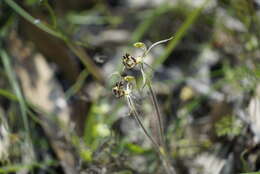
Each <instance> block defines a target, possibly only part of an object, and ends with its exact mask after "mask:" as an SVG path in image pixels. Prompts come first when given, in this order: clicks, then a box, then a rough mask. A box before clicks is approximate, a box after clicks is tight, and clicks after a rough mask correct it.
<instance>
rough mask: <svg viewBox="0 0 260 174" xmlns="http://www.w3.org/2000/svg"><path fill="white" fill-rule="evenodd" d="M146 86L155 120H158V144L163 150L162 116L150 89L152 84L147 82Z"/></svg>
mask: <svg viewBox="0 0 260 174" xmlns="http://www.w3.org/2000/svg"><path fill="white" fill-rule="evenodd" d="M147 86H148V89H149V92H150V94H151V99H152V103H153V106H154V108H155V111H156V114H155V115H156V118H157V120H158V124H159V134H160V144H161V145H162V146H163V147H164V148H165V143H164V141H165V138H164V133H163V123H162V114H161V112H160V109H159V105H158V101H157V98H156V96H155V93H154V90H153V87H152V84H151V82H150V81H149V82H147Z"/></svg>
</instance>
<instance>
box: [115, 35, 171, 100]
mask: <svg viewBox="0 0 260 174" xmlns="http://www.w3.org/2000/svg"><path fill="white" fill-rule="evenodd" d="M171 39H172V38H169V39H166V40H162V41H159V42H156V43H154V44H152V45H151V46H150V47H149V48H148V49H147V47H146V45H145V44H144V43H142V42H137V43H135V44H134V47H136V48H140V49H142V50H143V54H142V55H141V56H137V57H134V56H131V55H130V54H129V53H126V54H125V55H124V56H123V57H122V63H123V70H122V73H120V74H123V73H124V74H125V70H132V69H133V68H135V67H137V66H138V69H139V70H140V71H141V73H142V78H143V87H144V86H145V84H146V81H147V78H146V73H145V72H144V65H146V66H148V67H150V66H149V65H148V64H146V63H145V62H144V58H145V57H146V56H147V54H148V53H149V51H150V50H151V49H152V48H153V47H154V46H156V45H158V44H161V43H164V42H167V41H169V40H171ZM134 82H135V78H134V77H133V76H130V75H126V76H122V75H121V77H120V80H119V81H118V82H116V84H115V86H114V87H113V88H112V92H113V94H114V95H115V97H117V98H121V97H124V96H125V97H129V96H130V95H131V92H132V89H133V86H134Z"/></svg>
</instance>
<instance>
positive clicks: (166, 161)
mask: <svg viewBox="0 0 260 174" xmlns="http://www.w3.org/2000/svg"><path fill="white" fill-rule="evenodd" d="M126 98H127V103H128V105H129V108H130V109H131V111H132V113H133V115H134V118H135V120H136V121H137V123H138V125H139V126H140V127H141V129H142V130H143V132H144V134H145V135H146V136H147V137H148V139H149V140H150V141H151V142H152V144H153V146H154V149H155V150H156V152H157V153H158V154H159V156H160V159H161V161H162V163H163V167H164V170H165V172H166V173H167V174H176V172H175V170H174V169H173V167H172V166H171V165H170V162H169V159H168V157H167V155H166V154H165V150H164V147H161V146H160V145H159V144H158V143H156V141H155V140H154V139H153V138H152V136H151V135H150V134H149V133H148V131H147V130H146V129H145V127H144V125H143V124H142V122H141V120H140V119H139V114H138V112H137V110H136V107H135V105H134V103H133V101H132V99H131V97H129V96H128V97H126Z"/></svg>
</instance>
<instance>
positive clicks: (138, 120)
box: [127, 96, 159, 147]
mask: <svg viewBox="0 0 260 174" xmlns="http://www.w3.org/2000/svg"><path fill="white" fill-rule="evenodd" d="M127 103H128V106H129V108H130V110H131V111H132V113H133V115H134V118H135V120H136V122H137V123H138V125H139V126H140V127H141V129H142V130H143V132H144V134H145V135H146V136H147V138H148V139H149V140H150V141H151V142H152V144H153V146H154V147H159V145H158V144H157V143H156V141H155V140H154V139H153V138H152V137H151V135H150V134H149V133H148V131H147V130H146V129H145V127H144V125H143V123H142V122H141V120H140V119H139V114H138V112H137V110H136V108H135V105H134V104H133V101H132V99H131V98H130V97H129V96H128V97H127Z"/></svg>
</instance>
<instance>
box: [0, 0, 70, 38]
mask: <svg viewBox="0 0 260 174" xmlns="http://www.w3.org/2000/svg"><path fill="white" fill-rule="evenodd" d="M4 1H5V3H7V4H8V5H9V6H10V7H11V8H12V9H13V10H14V11H15V12H17V13H18V14H19V15H21V16H22V17H23V18H25V19H26V20H27V21H29V22H31V23H32V24H34V25H35V26H36V27H38V28H40V29H41V30H43V31H45V32H47V33H49V34H50V35H53V36H55V37H58V38H60V39H62V40H65V37H64V36H63V35H62V34H61V33H60V32H57V31H55V30H53V29H51V28H50V27H48V26H47V25H46V24H44V23H42V22H41V21H38V20H37V19H35V18H34V17H32V16H31V15H30V14H28V13H27V12H26V11H25V10H24V9H22V8H21V7H20V6H19V5H17V4H16V3H15V2H14V1H12V0H4Z"/></svg>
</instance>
